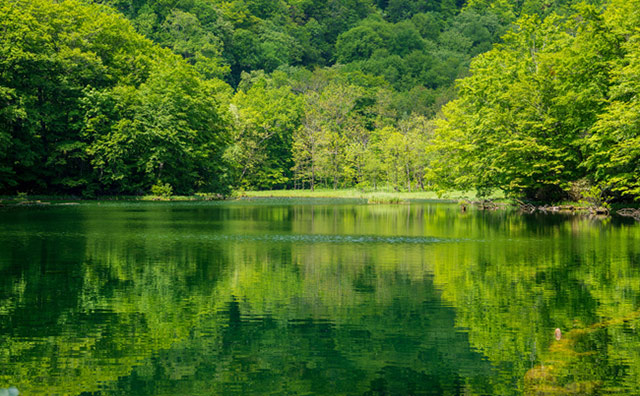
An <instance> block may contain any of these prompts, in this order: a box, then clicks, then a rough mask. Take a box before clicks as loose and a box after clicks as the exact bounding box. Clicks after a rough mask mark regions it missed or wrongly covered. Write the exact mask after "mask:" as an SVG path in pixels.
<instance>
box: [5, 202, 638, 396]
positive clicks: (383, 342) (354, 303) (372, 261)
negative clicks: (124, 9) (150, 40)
mask: <svg viewBox="0 0 640 396" xmlns="http://www.w3.org/2000/svg"><path fill="white" fill-rule="evenodd" d="M639 309H640V223H637V222H634V221H632V220H628V219H624V218H617V217H614V218H604V219H603V218H593V217H588V216H577V215H575V216H573V215H560V214H557V215H541V214H532V215H528V214H521V213H518V212H517V211H515V210H501V211H494V212H487V211H479V210H476V209H470V210H469V211H467V212H462V211H461V210H460V207H459V206H458V205H455V204H446V203H434V202H413V203H411V204H407V205H366V204H363V203H360V202H358V201H354V200H319V199H315V200H314V199H308V200H293V199H256V200H244V201H230V202H193V203H166V202H150V203H142V202H134V203H121V202H112V203H109V202H100V203H95V202H93V203H83V204H80V205H76V206H55V205H51V206H43V207H5V208H0V394H1V393H2V392H4V393H7V392H8V390H7V389H8V388H9V387H11V386H14V387H16V388H17V389H18V390H19V391H20V394H21V395H63V394H64V395H524V394H546V395H555V394H557V395H560V394H630V395H632V394H640V385H639V384H640V333H639V332H640V310H639ZM556 329H560V334H558V336H559V337H556ZM557 338H559V339H557Z"/></svg>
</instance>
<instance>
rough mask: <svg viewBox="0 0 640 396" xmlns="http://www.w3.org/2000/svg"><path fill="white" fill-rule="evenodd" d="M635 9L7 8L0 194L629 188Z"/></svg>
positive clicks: (625, 5) (638, 156)
mask: <svg viewBox="0 0 640 396" xmlns="http://www.w3.org/2000/svg"><path fill="white" fill-rule="evenodd" d="M639 9H640V3H639V2H638V0H632V1H621V0H607V1H604V2H601V1H595V0H594V1H588V2H577V1H552V2H548V1H537V0H530V1H525V2H503V1H493V0H469V1H467V2H464V1H453V0H440V1H428V2H425V1H417V0H390V1H374V0H324V1H313V2H311V1H297V0H296V1H294V0H278V1H261V0H235V1H226V0H206V1H205V0H177V1H174V2H172V3H171V4H169V3H166V2H157V1H152V0H144V1H139V2H127V1H119V0H93V1H91V0H84V1H80V0H64V1H60V2H53V1H51V0H8V1H6V2H4V3H3V5H2V6H0V21H1V22H2V32H3V33H2V34H0V193H2V194H15V193H16V192H18V191H26V192H28V193H29V194H74V195H82V196H85V197H95V196H105V195H132V194H133V195H144V194H149V193H152V194H154V195H157V196H167V195H171V194H187V195H189V194H194V193H196V192H202V193H215V194H221V195H228V194H230V193H231V192H232V191H234V190H240V191H243V190H256V189H257V190H274V189H311V190H314V189H316V188H318V187H320V188H332V189H345V188H346V189H351V188H357V189H360V190H363V191H368V190H377V189H380V188H381V186H392V188H393V189H394V190H395V191H398V192H402V191H406V192H414V191H437V192H439V193H443V192H448V191H473V192H474V194H477V195H478V196H480V197H482V196H488V195H490V194H492V193H493V192H496V191H498V192H503V193H505V194H506V195H508V196H510V197H513V198H520V199H525V200H537V201H546V202H548V201H560V200H573V201H579V200H585V199H591V198H593V197H596V196H597V197H598V199H600V200H601V201H602V202H603V203H608V202H611V201H633V200H636V199H637V198H638V197H640V184H639V183H640V182H638V180H640V165H639V164H640V151H638V149H637V148H638V147H640V144H639V139H640V126H639V125H640V122H639V121H638V114H640V112H639V111H638V99H637V97H638V95H637V93H638V91H639V90H640V88H639V87H640V85H639V84H638V81H637V78H635V77H634V76H637V74H638V70H640V69H639V68H640V63H639V62H638V61H637V60H638V59H640V55H639V50H638V48H639V47H638V45H637V44H638V41H639V40H640V36H639V34H638V27H640V14H639V11H638V10H639ZM469 65H470V67H469ZM456 80H457V83H454V82H455V81H456ZM443 106H444V107H443ZM160 190H162V191H160Z"/></svg>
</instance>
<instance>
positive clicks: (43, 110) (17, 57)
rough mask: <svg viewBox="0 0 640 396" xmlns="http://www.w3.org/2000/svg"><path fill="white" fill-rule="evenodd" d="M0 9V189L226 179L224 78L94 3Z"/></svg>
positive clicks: (194, 185)
mask: <svg viewBox="0 0 640 396" xmlns="http://www.w3.org/2000/svg"><path fill="white" fill-rule="evenodd" d="M0 20H1V21H2V22H3V25H4V28H3V30H2V34H1V35H0V87H1V88H0V100H1V101H2V103H3V106H2V111H1V112H0V117H1V119H0V125H2V132H1V133H0V140H2V142H3V144H2V149H1V154H0V161H1V165H0V189H2V191H4V192H11V191H30V192H41V193H84V194H89V195H92V194H105V193H107V194H122V193H124V194H131V193H136V194H139V193H144V192H147V191H148V190H149V188H150V187H151V185H153V184H154V183H156V182H158V181H164V182H168V183H170V184H171V185H172V186H173V187H174V188H175V191H176V192H178V193H190V192H193V191H195V190H199V189H203V190H206V191H220V192H222V191H224V190H225V189H226V185H227V183H226V182H225V181H224V173H225V171H224V169H223V166H222V162H221V161H220V156H219V155H218V154H217V152H218V151H219V150H221V148H222V147H224V145H225V141H226V139H227V138H226V136H227V133H228V127H227V125H228V122H227V120H226V115H225V113H224V111H222V110H221V109H220V107H219V105H218V99H216V98H217V97H220V96H221V95H222V94H224V91H225V89H226V88H225V87H224V83H222V82H221V81H217V80H210V81H204V80H202V78H201V76H200V75H199V74H198V73H197V72H196V71H195V70H194V69H193V68H192V67H191V66H189V65H187V64H186V63H185V62H184V61H183V60H182V59H181V58H180V57H179V56H177V55H174V54H172V53H171V52H170V51H169V50H163V49H161V48H159V47H158V46H157V45H154V44H153V43H151V42H150V41H149V40H147V39H145V38H144V37H142V36H141V35H139V34H137V33H136V32H135V30H134V28H133V26H132V25H131V23H129V22H128V21H127V20H126V19H124V18H123V17H122V16H120V15H118V14H117V13H116V12H114V11H113V10H111V9H109V8H106V7H103V6H98V5H88V4H83V3H80V2H77V1H73V0H69V1H64V2H60V3H52V2H50V1H47V0H11V1H8V2H5V3H4V4H3V5H2V6H1V7H0Z"/></svg>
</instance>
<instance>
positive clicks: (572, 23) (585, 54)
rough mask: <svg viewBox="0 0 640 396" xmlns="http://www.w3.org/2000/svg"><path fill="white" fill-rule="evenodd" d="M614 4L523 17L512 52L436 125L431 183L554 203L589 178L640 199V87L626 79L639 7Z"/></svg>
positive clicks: (506, 49) (510, 43)
mask: <svg viewBox="0 0 640 396" xmlns="http://www.w3.org/2000/svg"><path fill="white" fill-rule="evenodd" d="M625 4H626V3H625ZM611 5H612V6H611V7H607V8H606V10H605V11H604V12H602V11H601V10H600V9H598V8H595V7H592V6H586V5H584V6H581V7H578V8H577V11H576V12H575V14H573V15H571V16H568V17H560V16H557V15H554V14H551V15H550V16H548V17H547V18H546V19H544V20H540V19H539V18H537V17H528V16H525V17H522V18H520V19H519V20H518V22H517V25H518V30H516V31H514V32H513V33H510V34H508V35H506V36H505V37H504V40H505V42H504V44H501V45H497V46H495V47H494V49H493V50H492V51H489V52H487V53H486V54H483V55H480V56H479V57H477V58H476V59H475V60H474V62H473V64H472V67H471V74H472V75H471V76H470V77H467V78H465V79H463V80H461V81H459V82H458V93H459V99H457V100H455V101H453V102H451V103H450V104H448V105H447V106H446V108H445V109H444V117H443V118H442V119H441V120H440V121H438V125H439V128H438V132H437V139H436V140H435V143H434V145H433V146H432V148H431V150H432V151H433V152H434V155H435V156H436V157H437V158H438V163H437V166H436V167H435V168H434V169H432V170H431V172H430V176H431V180H432V181H433V182H434V183H435V184H438V185H440V186H441V188H451V187H453V188H462V189H469V188H475V189H477V190H479V191H485V190H487V191H488V190H491V189H501V190H504V191H505V192H507V193H509V194H511V195H516V196H525V197H527V198H530V199H538V200H554V199H561V198H563V197H564V196H566V194H567V193H568V192H569V191H570V189H571V185H572V183H574V182H576V181H578V180H581V179H583V178H588V179H589V180H591V182H592V184H593V185H594V186H596V187H597V188H598V189H600V190H601V191H611V192H613V193H616V192H617V193H619V194H622V195H623V196H624V195H626V196H627V197H639V196H640V195H639V194H638V193H640V189H638V188H637V186H638V184H637V180H638V177H637V176H638V175H639V173H638V172H639V170H640V169H639V168H637V164H638V161H637V158H638V157H637V155H638V153H637V150H635V148H634V147H636V146H637V144H636V143H637V142H636V140H637V135H638V134H637V131H638V128H636V123H635V121H634V120H635V119H636V118H637V117H636V113H637V111H635V108H634V106H635V99H634V98H635V95H634V92H635V91H634V89H635V88H633V87H634V85H633V84H634V83H633V81H634V80H633V79H629V78H628V77H626V76H631V75H636V74H635V73H636V72H635V71H633V70H634V69H633V67H635V66H634V59H636V57H637V56H636V53H637V46H636V45H634V44H633V43H634V40H635V39H634V34H635V33H634V32H636V31H637V27H638V26H640V20H639V19H637V18H635V19H634V18H633V17H631V16H633V15H637V13H636V14H634V12H635V8H633V7H636V6H637V5H638V4H636V3H633V5H628V6H625V7H626V8H625V7H622V5H620V6H618V3H617V2H615V1H612V2H611ZM621 19H624V20H625V22H624V23H622V22H621ZM629 73H630V74H629ZM634 142H636V143H634Z"/></svg>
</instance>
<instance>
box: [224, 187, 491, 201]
mask: <svg viewBox="0 0 640 396" xmlns="http://www.w3.org/2000/svg"><path fill="white" fill-rule="evenodd" d="M236 196H237V197H241V198H242V197H249V198H355V199H365V200H367V201H368V202H371V203H386V202H388V203H399V202H406V201H411V200H444V201H455V202H457V201H460V200H469V201H474V200H477V199H478V198H477V197H476V195H475V194H474V193H463V192H459V191H452V192H449V193H446V194H441V195H438V194H437V193H435V192H433V191H416V192H397V191H361V190H358V189H355V188H353V189H340V190H333V189H316V190H314V191H311V190H271V191H242V192H238V193H236ZM489 198H491V199H501V198H503V196H502V195H501V194H495V195H493V196H491V197H489Z"/></svg>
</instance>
